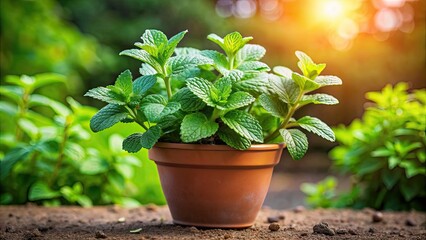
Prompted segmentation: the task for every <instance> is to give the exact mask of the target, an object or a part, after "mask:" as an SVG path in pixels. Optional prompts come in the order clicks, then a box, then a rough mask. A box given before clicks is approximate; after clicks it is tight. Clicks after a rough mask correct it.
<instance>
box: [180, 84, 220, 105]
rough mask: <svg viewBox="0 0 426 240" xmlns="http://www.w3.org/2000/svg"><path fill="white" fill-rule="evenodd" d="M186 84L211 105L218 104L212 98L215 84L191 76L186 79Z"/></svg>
mask: <svg viewBox="0 0 426 240" xmlns="http://www.w3.org/2000/svg"><path fill="white" fill-rule="evenodd" d="M186 85H187V86H188V88H189V90H191V92H192V93H194V94H195V95H197V96H198V97H199V98H200V99H201V100H203V102H205V103H206V104H207V105H209V106H211V107H215V106H216V104H215V103H214V102H213V101H212V99H211V98H210V94H211V91H212V89H213V88H214V86H213V84H212V83H211V82H209V81H207V80H205V79H203V78H191V79H188V80H187V81H186Z"/></svg>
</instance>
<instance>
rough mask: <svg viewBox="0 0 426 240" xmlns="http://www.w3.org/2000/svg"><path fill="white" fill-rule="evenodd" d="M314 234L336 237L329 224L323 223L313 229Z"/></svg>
mask: <svg viewBox="0 0 426 240" xmlns="http://www.w3.org/2000/svg"><path fill="white" fill-rule="evenodd" d="M313 230H314V233H317V234H324V235H328V236H334V235H335V234H336V233H335V232H334V231H333V229H331V228H330V227H329V226H328V223H326V222H321V223H319V224H316V225H315V226H314V227H313Z"/></svg>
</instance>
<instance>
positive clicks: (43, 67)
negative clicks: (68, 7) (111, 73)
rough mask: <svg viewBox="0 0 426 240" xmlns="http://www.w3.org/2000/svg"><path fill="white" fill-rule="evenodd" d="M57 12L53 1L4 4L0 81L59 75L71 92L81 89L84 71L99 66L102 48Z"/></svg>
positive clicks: (20, 0)
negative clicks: (63, 78)
mask: <svg viewBox="0 0 426 240" xmlns="http://www.w3.org/2000/svg"><path fill="white" fill-rule="evenodd" d="M58 11H60V8H57V6H56V3H55V2H54V1H52V0H46V1H24V0H18V1H12V0H5V1H2V2H1V8H0V20H1V21H0V24H1V25H0V26H1V35H0V36H1V37H0V44H1V52H0V60H1V68H0V70H1V71H0V72H1V79H3V78H4V77H5V76H6V75H11V74H15V75H16V74H22V73H25V74H29V75H32V74H36V73H40V72H56V73H61V74H64V75H66V76H67V77H68V79H69V81H70V82H69V83H68V86H69V87H71V88H72V89H71V90H80V91H81V90H82V89H81V84H82V82H81V80H82V78H83V75H82V72H89V71H92V70H93V69H94V68H95V67H96V64H98V62H99V60H98V56H97V50H98V49H99V48H100V46H99V44H98V42H97V41H96V40H95V39H94V38H93V37H89V36H87V35H83V34H82V33H81V32H80V31H79V30H78V29H77V28H75V27H74V26H72V25H71V24H69V23H67V22H65V21H64V20H63V19H62V18H60V16H59V14H57V12H58ZM56 87H57V86H56Z"/></svg>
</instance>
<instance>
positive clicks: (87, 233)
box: [0, 205, 426, 240]
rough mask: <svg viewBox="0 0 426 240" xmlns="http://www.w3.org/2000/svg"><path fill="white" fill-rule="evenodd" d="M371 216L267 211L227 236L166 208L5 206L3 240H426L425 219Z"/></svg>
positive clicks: (367, 212)
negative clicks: (323, 230)
mask: <svg viewBox="0 0 426 240" xmlns="http://www.w3.org/2000/svg"><path fill="white" fill-rule="evenodd" d="M373 215H374V211H373V210H371V209H364V210H361V211H353V210H324V209H317V210H304V209H297V210H296V209H292V210H273V209H270V208H263V209H262V211H261V212H260V213H259V215H258V218H257V220H256V223H255V225H254V226H252V227H251V228H247V229H240V230H237V229H231V230H224V229H198V228H195V227H186V226H178V225H174V224H173V223H172V219H171V216H170V213H169V211H168V208H167V207H166V206H163V207H157V206H146V207H140V208H132V209H129V208H120V207H116V206H107V207H94V208H80V207H57V208H45V207H38V206H33V205H27V206H2V207H0V239H28V240H29V239H61V240H65V239H102V238H106V239H426V227H425V224H426V222H425V221H426V213H419V212H384V213H383V220H382V221H380V222H377V223H373V222H372V216H373ZM279 216H281V219H279V222H278V224H279V226H280V229H279V230H278V231H271V230H269V225H270V223H268V220H267V219H268V217H279ZM282 218H284V219H282ZM320 222H326V223H327V224H328V226H329V228H330V229H332V230H334V232H335V233H336V234H335V235H334V236H327V235H324V234H315V233H313V227H314V225H316V224H319V223H320ZM411 225H414V226H411ZM132 230H137V231H136V232H137V233H131V232H130V231H132Z"/></svg>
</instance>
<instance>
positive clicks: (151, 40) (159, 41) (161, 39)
mask: <svg viewBox="0 0 426 240" xmlns="http://www.w3.org/2000/svg"><path fill="white" fill-rule="evenodd" d="M141 39H142V40H143V42H144V43H145V44H151V45H154V46H156V47H157V48H159V49H160V48H162V47H164V46H165V45H167V36H166V35H165V34H164V33H163V32H161V31H159V30H155V29H147V30H145V32H144V33H143V35H142V37H141Z"/></svg>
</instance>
